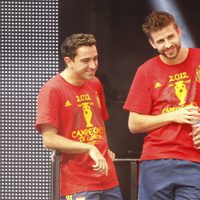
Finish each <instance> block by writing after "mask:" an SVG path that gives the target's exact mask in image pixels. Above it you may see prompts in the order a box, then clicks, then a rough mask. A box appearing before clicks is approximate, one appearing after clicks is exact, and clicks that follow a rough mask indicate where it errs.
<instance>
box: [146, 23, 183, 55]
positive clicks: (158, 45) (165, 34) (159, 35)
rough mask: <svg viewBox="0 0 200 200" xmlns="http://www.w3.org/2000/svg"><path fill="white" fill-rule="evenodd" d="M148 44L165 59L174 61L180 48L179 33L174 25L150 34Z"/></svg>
mask: <svg viewBox="0 0 200 200" xmlns="http://www.w3.org/2000/svg"><path fill="white" fill-rule="evenodd" d="M150 44H151V45H152V47H153V48H154V49H157V51H158V52H159V53H160V54H161V55H162V56H164V57H165V59H176V57H177V56H178V53H179V50H180V48H181V33H180V30H179V29H178V28H175V26H174V24H170V25H168V26H166V27H165V28H163V29H161V30H159V31H156V32H152V33H151V39H150Z"/></svg>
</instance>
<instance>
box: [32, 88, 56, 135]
mask: <svg viewBox="0 0 200 200" xmlns="http://www.w3.org/2000/svg"><path fill="white" fill-rule="evenodd" d="M58 99H59V98H58V95H57V92H56V90H55V89H54V88H52V87H51V86H48V85H44V86H43V87H42V89H41V91H40V92H39V95H38V99H37V117H36V123H35V127H36V129H37V130H38V131H39V132H41V124H49V125H52V126H54V127H56V128H58V110H59V109H58V106H59V105H58V104H59V101H58Z"/></svg>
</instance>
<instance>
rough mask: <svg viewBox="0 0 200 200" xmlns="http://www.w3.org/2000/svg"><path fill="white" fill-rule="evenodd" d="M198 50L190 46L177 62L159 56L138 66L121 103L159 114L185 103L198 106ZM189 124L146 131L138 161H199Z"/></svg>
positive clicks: (135, 108) (175, 108)
mask: <svg viewBox="0 0 200 200" xmlns="http://www.w3.org/2000/svg"><path fill="white" fill-rule="evenodd" d="M199 87H200V49H189V54H188V57H187V59H186V60H185V61H184V62H182V63H180V64H177V65H166V64H164V63H163V62H162V61H161V60H160V58H159V56H157V57H154V58H152V59H150V60H149V61H147V62H146V63H144V64H143V65H142V66H140V67H139V68H138V70H137V72H136V75H135V77H134V80H133V83H132V85H131V88H130V91H129V94H128V97H127V100H126V102H125V104H124V106H123V108H124V109H126V110H129V111H130V112H136V113H140V114H145V115H158V114H161V113H166V112H172V111H175V110H177V109H180V108H182V107H184V106H187V105H196V106H200V94H199V93H200V90H199ZM191 131H192V128H191V125H188V124H178V123H171V124H169V125H166V126H163V127H161V128H158V129H156V130H153V131H150V132H149V133H147V136H146V137H145V139H144V145H143V150H142V154H141V160H153V159H162V158H163V159H164V158H172V159H183V160H189V161H194V162H200V150H197V149H195V148H194V147H193V142H192V137H191V136H189V133H190V132H191Z"/></svg>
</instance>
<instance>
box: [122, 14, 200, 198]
mask: <svg viewBox="0 0 200 200" xmlns="http://www.w3.org/2000/svg"><path fill="white" fill-rule="evenodd" d="M143 31H144V32H145V34H146V35H147V37H148V39H149V42H150V44H151V46H152V47H153V48H154V49H156V50H157V51H158V53H159V55H158V56H156V57H154V58H151V59H150V60H148V61H147V62H145V63H144V64H143V65H141V66H140V67H139V68H138V70H137V72H136V74H135V77H134V80H133V82H132V85H131V88H130V91H129V94H128V97H127V100H126V102H125V104H124V107H123V108H124V109H126V110H128V111H129V119H128V126H129V129H130V131H131V132H132V133H142V132H146V133H147V135H146V137H145V139H144V144H143V150H142V154H141V158H140V161H141V162H140V174H139V199H140V200H186V199H192V200H197V199H200V149H199V148H200V128H194V129H192V124H194V123H196V122H197V121H198V120H199V119H200V114H199V111H200V109H199V105H200V94H199V93H200V88H199V87H200V49H197V48H185V47H182V46H181V29H180V27H179V26H178V24H177V23H176V21H175V19H174V17H173V16H172V15H171V14H169V13H167V12H162V11H157V12H152V13H150V14H149V15H148V16H147V17H146V19H145V22H144V24H143ZM141 83H142V84H141Z"/></svg>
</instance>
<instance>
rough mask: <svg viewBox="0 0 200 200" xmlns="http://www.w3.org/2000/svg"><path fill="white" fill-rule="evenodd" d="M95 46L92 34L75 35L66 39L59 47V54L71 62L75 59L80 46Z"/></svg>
mask: <svg viewBox="0 0 200 200" xmlns="http://www.w3.org/2000/svg"><path fill="white" fill-rule="evenodd" d="M92 45H96V39H95V37H94V35H92V34H84V33H75V34H73V35H71V36H69V37H67V38H66V39H65V40H64V42H63V43H62V45H61V54H62V56H63V58H64V57H69V58H71V59H72V60H73V59H74V58H75V57H76V53H77V49H78V48H79V47H82V46H92Z"/></svg>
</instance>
